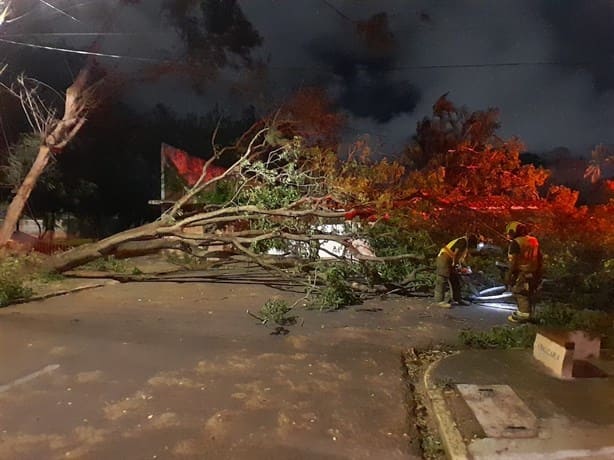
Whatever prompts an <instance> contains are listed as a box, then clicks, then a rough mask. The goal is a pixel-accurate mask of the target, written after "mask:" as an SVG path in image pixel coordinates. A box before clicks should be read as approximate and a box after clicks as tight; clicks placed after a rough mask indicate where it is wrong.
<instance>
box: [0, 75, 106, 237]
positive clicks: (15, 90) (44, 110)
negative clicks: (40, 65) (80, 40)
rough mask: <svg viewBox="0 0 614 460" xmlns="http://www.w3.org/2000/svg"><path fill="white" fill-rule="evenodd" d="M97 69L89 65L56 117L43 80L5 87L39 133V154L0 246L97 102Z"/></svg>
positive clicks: (1, 233) (20, 190)
mask: <svg viewBox="0 0 614 460" xmlns="http://www.w3.org/2000/svg"><path fill="white" fill-rule="evenodd" d="M94 73H95V69H94V68H93V67H92V66H91V65H86V66H85V67H84V68H83V69H82V70H81V72H79V74H78V75H77V77H76V78H75V80H74V82H73V84H72V85H71V86H70V87H69V88H68V90H67V91H66V97H65V99H64V114H63V116H62V117H61V118H57V117H56V111H55V109H54V108H53V107H52V106H51V105H50V104H49V103H47V102H46V101H45V100H44V99H43V97H42V96H41V86H42V85H41V83H39V82H38V81H34V80H30V79H27V78H25V77H23V76H21V77H19V78H18V81H17V85H15V86H13V87H11V88H9V87H7V86H5V88H6V89H7V90H8V91H10V92H11V94H13V95H14V96H15V97H17V98H18V99H19V101H20V103H21V106H22V108H23V110H24V112H25V115H26V117H27V119H28V122H29V123H30V126H31V128H32V130H33V131H34V132H35V133H37V134H38V135H39V136H40V145H39V148H38V154H37V156H36V159H35V160H34V163H33V164H32V167H31V168H30V171H29V172H28V174H27V175H26V176H25V178H24V180H23V182H22V183H21V185H20V186H19V187H18V189H17V192H16V193H15V196H14V197H13V199H12V200H11V203H10V204H9V206H8V209H7V211H6V216H5V219H4V222H3V223H2V227H1V228H0V247H4V246H6V244H7V242H8V241H9V240H10V238H11V236H12V235H13V232H14V231H15V227H16V225H17V222H18V221H19V218H20V217H21V215H22V213H23V209H24V207H25V205H26V203H27V201H28V198H29V197H30V194H31V193H32V190H33V189H34V187H35V186H36V183H37V181H38V179H39V177H40V176H41V174H42V173H43V171H44V170H45V167H46V166H47V164H48V163H49V160H50V159H51V157H52V156H53V155H58V154H59V153H61V152H62V150H63V149H64V148H65V147H66V146H67V145H68V143H69V142H70V141H71V140H72V139H73V138H74V137H75V136H76V135H77V133H78V132H79V130H80V129H81V127H82V126H83V124H84V123H85V121H86V119H87V114H88V112H89V111H90V110H91V109H92V107H93V106H94V104H95V102H96V97H95V92H96V88H97V87H98V84H99V83H100V81H101V80H100V79H97V82H93V80H94V79H95V75H94Z"/></svg>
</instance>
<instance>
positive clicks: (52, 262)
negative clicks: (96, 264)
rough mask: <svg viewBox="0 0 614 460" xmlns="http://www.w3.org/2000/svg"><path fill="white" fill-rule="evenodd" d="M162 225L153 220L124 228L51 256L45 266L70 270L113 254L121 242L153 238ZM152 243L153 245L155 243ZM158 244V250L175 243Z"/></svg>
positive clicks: (172, 246) (57, 269)
mask: <svg viewBox="0 0 614 460" xmlns="http://www.w3.org/2000/svg"><path fill="white" fill-rule="evenodd" d="M162 226H163V224H162V223H161V222H159V221H158V222H153V223H150V224H145V225H141V226H140V227H135V228H131V229H129V230H125V231H123V232H120V233H117V234H115V235H112V236H110V237H108V238H105V239H103V240H100V241H97V242H95V243H90V244H85V245H83V246H79V247H76V248H74V249H70V250H68V251H66V252H63V253H62V254H58V255H56V256H53V257H51V258H50V259H49V260H48V261H47V268H48V269H49V270H50V271H52V272H56V273H62V272H65V271H67V270H71V269H73V268H75V267H78V266H80V265H83V264H86V263H88V262H91V261H92V260H96V259H98V258H99V257H104V256H107V255H111V254H114V253H115V251H116V250H117V248H118V247H119V246H120V245H122V244H126V243H130V242H133V241H146V240H153V239H154V238H156V237H157V236H158V234H157V230H158V228H160V227H162ZM152 244H153V245H155V243H152ZM159 244H160V245H159V246H158V247H157V248H156V249H158V250H160V249H164V248H174V247H175V246H174V245H175V243H169V245H168V246H167V245H165V243H164V242H163V243H159ZM130 251H132V256H135V255H137V252H138V251H136V250H134V248H132V249H130V248H129V249H128V251H127V252H130ZM148 253H150V251H149V248H146V249H144V250H143V252H142V254H148Z"/></svg>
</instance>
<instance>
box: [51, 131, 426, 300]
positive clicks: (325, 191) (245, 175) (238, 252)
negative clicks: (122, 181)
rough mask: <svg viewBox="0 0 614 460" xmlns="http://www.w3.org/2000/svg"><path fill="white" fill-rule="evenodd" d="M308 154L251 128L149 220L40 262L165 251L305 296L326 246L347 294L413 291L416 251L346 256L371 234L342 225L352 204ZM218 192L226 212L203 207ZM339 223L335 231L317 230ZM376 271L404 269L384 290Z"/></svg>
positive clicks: (320, 277)
mask: <svg viewBox="0 0 614 460" xmlns="http://www.w3.org/2000/svg"><path fill="white" fill-rule="evenodd" d="M214 137H215V135H214ZM213 145H214V146H215V142H214V143H213ZM309 153H310V150H309V149H307V148H305V147H304V146H303V145H302V143H301V140H300V139H299V138H294V139H292V140H288V139H284V138H283V137H282V136H281V133H279V132H278V131H276V130H275V127H274V126H263V125H257V126H254V127H253V128H252V129H251V130H249V131H248V132H247V133H246V134H245V135H244V136H243V137H242V138H241V139H239V140H238V141H237V143H236V144H235V145H233V146H229V147H226V148H224V149H217V148H214V153H213V155H212V157H211V158H210V159H209V160H208V161H207V162H206V163H205V164H204V166H203V169H202V173H201V176H200V178H199V179H198V180H197V181H196V183H195V184H194V185H193V186H192V187H190V188H188V189H186V190H185V193H184V195H183V196H182V197H181V198H180V199H178V200H177V201H176V202H175V203H174V204H173V205H172V206H171V207H170V208H169V209H168V210H167V211H165V212H164V213H163V214H162V215H161V217H160V218H159V219H158V220H156V221H155V222H151V223H148V224H145V225H142V226H139V227H136V228H131V229H128V230H125V231H123V232H120V233H117V234H115V235H112V236H110V237H108V238H105V239H103V240H100V241H97V242H95V243H91V244H86V245H83V246H79V247H76V248H74V249H71V250H69V251H66V252H64V253H60V254H57V255H55V256H53V257H51V258H50V259H49V260H48V262H47V263H48V269H49V270H51V271H53V272H58V273H61V272H66V271H68V270H71V269H74V268H76V267H79V266H81V265H83V264H86V263H88V262H91V261H93V260H95V259H97V258H100V257H109V256H114V257H116V258H125V257H135V256H141V255H146V254H152V253H157V252H160V251H162V250H167V249H172V250H176V251H181V252H183V253H186V254H188V255H190V256H192V257H196V258H198V259H201V260H212V259H214V260H216V261H217V264H218V266H219V265H220V264H223V263H224V262H229V263H230V262H235V261H237V260H242V261H250V262H253V263H256V264H258V265H260V266H261V267H263V268H265V269H266V270H270V271H273V272H276V273H278V274H279V275H280V276H282V277H285V278H288V279H292V280H294V281H295V282H296V283H298V284H302V285H305V287H308V286H310V287H311V288H313V286H317V285H318V284H322V282H326V279H325V278H326V273H325V271H323V270H321V269H320V270H318V268H316V267H318V264H321V263H323V262H322V261H321V260H320V258H319V256H318V254H319V253H321V251H325V252H326V249H325V248H323V247H322V245H323V243H324V242H334V243H336V244H337V247H339V248H342V249H343V250H342V251H340V252H338V253H334V252H330V251H329V252H328V254H329V255H330V259H328V260H327V261H326V264H328V265H329V266H330V265H332V264H341V265H345V266H346V269H347V267H348V266H351V267H352V268H351V270H349V271H351V272H352V276H351V277H348V278H347V279H345V280H344V282H343V284H344V285H345V286H347V287H351V288H353V289H355V290H358V291H363V292H364V291H377V288H375V287H374V286H375V285H376V284H378V283H383V284H386V283H390V282H400V283H402V282H404V281H406V282H410V281H415V280H416V273H418V271H417V270H420V267H421V265H420V264H422V266H424V264H425V262H426V255H425V248H420V249H421V250H417V251H416V252H410V253H395V254H386V255H375V254H373V253H369V252H368V251H366V252H365V251H362V252H361V251H359V250H358V249H356V247H355V245H354V244H353V242H354V241H355V240H356V239H357V238H368V236H367V234H368V233H369V232H370V231H372V229H373V228H374V227H373V225H360V224H356V223H354V224H353V225H349V224H348V223H347V222H346V218H347V217H348V215H354V214H356V213H351V212H350V213H348V211H349V209H348V205H349V206H353V205H355V204H356V203H352V199H351V197H349V196H348V194H347V191H345V192H344V196H343V198H341V197H339V196H337V194H336V193H335V190H334V187H332V186H331V181H330V180H328V179H327V177H326V176H325V174H324V172H323V171H320V170H318V167H317V165H314V163H313V162H312V161H310V158H309ZM226 155H234V158H235V160H234V162H233V163H232V164H231V166H230V167H228V168H227V169H226V170H225V171H224V172H223V173H221V174H220V175H218V176H216V177H210V175H208V174H207V170H208V168H210V167H211V166H212V165H213V164H214V163H215V162H216V161H217V160H219V159H220V158H221V157H222V156H226ZM222 183H224V184H226V188H227V190H228V197H227V200H226V202H225V203H223V204H222V205H211V204H208V203H207V202H206V200H205V201H204V202H203V197H204V196H205V195H206V193H207V191H210V190H211V189H212V188H214V187H216V186H217V185H219V184H222ZM373 212H375V211H373ZM344 222H346V224H345V225H347V228H346V229H345V230H343V231H338V230H337V231H331V230H330V229H329V230H328V231H327V230H326V229H327V228H329V226H330V225H331V224H332V225H336V226H337V228H338V226H339V225H343V224H344ZM271 249H276V250H277V251H276V253H274V254H272V253H271V251H270V250H271ZM350 261H351V263H350ZM378 264H406V265H407V270H405V271H404V272H403V273H402V274H401V275H399V276H396V278H395V279H394V280H392V279H387V280H385V279H382V277H381V270H378V269H377V265H378ZM374 267H375V268H374ZM346 269H344V270H346ZM306 272H307V273H308V275H306ZM378 278H379V279H378ZM393 286H394V287H397V288H398V286H397V285H394V284H393Z"/></svg>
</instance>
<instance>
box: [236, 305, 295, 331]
mask: <svg viewBox="0 0 614 460" xmlns="http://www.w3.org/2000/svg"><path fill="white" fill-rule="evenodd" d="M292 308H293V307H292V306H291V305H289V304H288V302H286V301H285V300H283V299H269V300H267V301H266V302H265V303H264V305H263V306H262V308H260V311H259V313H258V315H252V316H254V317H255V318H256V319H258V320H260V321H261V322H262V324H267V323H275V324H278V325H280V326H289V325H293V324H296V320H297V317H296V316H295V315H290V312H291V311H292ZM248 313H249V311H248Z"/></svg>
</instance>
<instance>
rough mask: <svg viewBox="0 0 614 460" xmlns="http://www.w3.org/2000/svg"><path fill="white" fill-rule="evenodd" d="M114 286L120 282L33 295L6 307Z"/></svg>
mask: <svg viewBox="0 0 614 460" xmlns="http://www.w3.org/2000/svg"><path fill="white" fill-rule="evenodd" d="M112 284H119V281H116V280H106V281H104V282H99V283H94V284H87V285H85V286H77V287H74V288H70V289H63V290H60V291H53V292H47V293H45V294H38V295H33V296H32V297H28V298H27V299H18V300H15V301H14V302H11V303H9V304H7V305H5V307H9V306H11V305H20V304H24V303H29V302H35V301H37V300H45V299H49V298H51V297H59V296H61V295H66V294H72V293H74V292H79V291H86V290H88V289H95V288H99V287H103V286H110V285H112Z"/></svg>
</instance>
